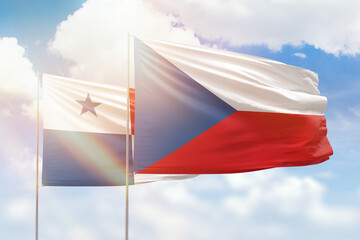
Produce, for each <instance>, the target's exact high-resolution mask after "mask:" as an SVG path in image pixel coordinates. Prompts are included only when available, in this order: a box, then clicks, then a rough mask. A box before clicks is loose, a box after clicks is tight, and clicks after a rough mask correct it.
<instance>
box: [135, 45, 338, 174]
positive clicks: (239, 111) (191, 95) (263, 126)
mask: <svg viewBox="0 0 360 240" xmlns="http://www.w3.org/2000/svg"><path fill="white" fill-rule="evenodd" d="M134 68H135V70H134V71H135V90H136V94H135V105H136V107H135V144H134V146H135V148H134V171H135V172H136V173H143V174H212V173H236V172H247V171H255V170H260V169H266V168H273V167H288V166H303V165H310V164H317V163H321V162H323V161H325V160H327V159H329V156H330V155H332V148H331V146H330V144H329V141H328V139H327V136H326V134H327V127H326V120H325V117H324V112H325V108H326V105H327V99H326V98H325V97H323V96H320V94H319V91H318V88H317V86H318V77H317V74H316V73H314V72H312V71H309V70H306V69H302V68H299V67H294V66H289V65H286V64H283V63H280V62H276V61H273V60H269V59H264V58H260V57H255V56H248V55H243V54H238V53H232V52H227V51H222V50H215V49H208V48H199V47H192V46H184V45H180V44H172V43H166V42H158V41H141V40H139V39H136V38H135V39H134Z"/></svg>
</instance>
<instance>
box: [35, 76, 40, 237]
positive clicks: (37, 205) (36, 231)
mask: <svg viewBox="0 0 360 240" xmlns="http://www.w3.org/2000/svg"><path fill="white" fill-rule="evenodd" d="M39 91H40V77H39V72H37V110H36V207H35V211H36V213H35V240H38V235H39V234H38V233H39Z"/></svg>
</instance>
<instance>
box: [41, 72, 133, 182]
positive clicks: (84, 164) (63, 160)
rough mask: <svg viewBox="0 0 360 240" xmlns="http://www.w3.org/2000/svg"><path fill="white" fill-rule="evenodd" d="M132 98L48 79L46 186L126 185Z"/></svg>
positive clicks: (82, 83)
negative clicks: (129, 100) (128, 105)
mask: <svg viewBox="0 0 360 240" xmlns="http://www.w3.org/2000/svg"><path fill="white" fill-rule="evenodd" d="M126 94H127V92H126V89H125V88H124V89H122V88H119V87H115V86H108V85H104V84H98V83H90V82H85V81H80V80H75V79H70V78H64V77H59V76H54V75H48V74H44V75H43V99H44V101H43V103H44V111H43V123H44V131H43V135H44V146H43V177H42V182H43V185H45V186H114V185H125V156H126V155H125V154H126V152H125V151H126ZM131 149H132V148H131V146H129V151H131ZM130 156H131V152H130ZM130 162H132V161H130ZM130 172H131V169H130ZM132 183H133V176H132V175H130V184H132Z"/></svg>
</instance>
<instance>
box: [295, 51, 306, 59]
mask: <svg viewBox="0 0 360 240" xmlns="http://www.w3.org/2000/svg"><path fill="white" fill-rule="evenodd" d="M293 55H294V56H295V57H299V58H302V59H305V58H307V56H306V54H305V53H300V52H297V53H294V54H293Z"/></svg>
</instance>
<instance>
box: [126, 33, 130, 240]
mask: <svg viewBox="0 0 360 240" xmlns="http://www.w3.org/2000/svg"><path fill="white" fill-rule="evenodd" d="M127 62H128V72H127V99H126V174H125V176H126V194H125V195H126V196H125V240H128V239H129V104H130V103H129V98H130V97H129V95H130V92H129V87H130V34H129V33H128V56H127Z"/></svg>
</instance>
